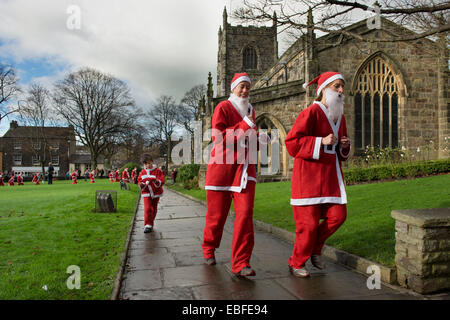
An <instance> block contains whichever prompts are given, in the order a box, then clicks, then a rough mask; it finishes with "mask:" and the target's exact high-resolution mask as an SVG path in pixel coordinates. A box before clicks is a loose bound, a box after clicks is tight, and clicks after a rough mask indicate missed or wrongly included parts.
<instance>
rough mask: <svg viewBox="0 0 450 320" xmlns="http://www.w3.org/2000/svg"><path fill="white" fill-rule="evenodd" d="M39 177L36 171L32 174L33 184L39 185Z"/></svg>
mask: <svg viewBox="0 0 450 320" xmlns="http://www.w3.org/2000/svg"><path fill="white" fill-rule="evenodd" d="M39 178H40V177H39V172H36V174H35V175H34V177H33V183H34V185H36V186H39V185H40V183H39V180H40V179H39Z"/></svg>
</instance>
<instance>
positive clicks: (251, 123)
mask: <svg viewBox="0 0 450 320" xmlns="http://www.w3.org/2000/svg"><path fill="white" fill-rule="evenodd" d="M244 121H245V122H246V123H247V124H248V126H249V127H250V128H252V129H253V128H254V127H255V124H254V123H253V122H252V120H250V119H249V117H247V116H245V117H244Z"/></svg>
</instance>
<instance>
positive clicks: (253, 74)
mask: <svg viewBox="0 0 450 320" xmlns="http://www.w3.org/2000/svg"><path fill="white" fill-rule="evenodd" d="M274 17H275V16H274ZM277 60H278V40H277V25H276V20H275V19H274V23H273V25H272V26H271V27H254V26H249V27H244V26H241V25H239V26H232V25H231V24H229V23H228V14H227V9H226V7H225V9H224V10H223V26H221V27H220V28H219V50H218V57H217V97H223V96H228V95H229V94H230V84H231V80H232V78H233V76H234V74H235V73H238V72H247V73H248V75H249V76H250V78H251V79H252V82H253V83H256V81H257V80H258V79H259V77H260V76H261V75H262V74H263V73H264V71H266V70H267V69H269V68H270V67H272V65H273V64H274V63H275V62H276V61H277Z"/></svg>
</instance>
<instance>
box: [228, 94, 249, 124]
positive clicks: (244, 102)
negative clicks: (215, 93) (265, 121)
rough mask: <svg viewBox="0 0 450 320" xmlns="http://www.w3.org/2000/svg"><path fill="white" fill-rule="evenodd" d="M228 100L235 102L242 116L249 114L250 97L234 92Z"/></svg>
mask: <svg viewBox="0 0 450 320" xmlns="http://www.w3.org/2000/svg"><path fill="white" fill-rule="evenodd" d="M228 100H230V101H231V102H233V104H234V105H235V106H236V107H237V109H238V111H239V113H240V114H241V116H242V118H243V117H245V116H247V115H248V113H249V112H248V111H249V108H250V107H251V104H250V102H249V98H239V97H238V96H236V95H235V94H234V93H232V94H231V95H230V98H229V99H228Z"/></svg>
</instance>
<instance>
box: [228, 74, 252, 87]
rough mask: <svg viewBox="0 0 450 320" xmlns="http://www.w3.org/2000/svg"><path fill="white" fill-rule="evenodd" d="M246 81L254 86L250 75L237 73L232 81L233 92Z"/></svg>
mask: <svg viewBox="0 0 450 320" xmlns="http://www.w3.org/2000/svg"><path fill="white" fill-rule="evenodd" d="M244 81H246V82H248V83H250V84H252V81H251V80H250V77H249V76H248V74H247V73H246V72H244V73H236V74H235V75H234V77H233V80H232V81H231V91H233V90H234V88H236V87H237V86H238V84H239V83H241V82H244Z"/></svg>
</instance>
